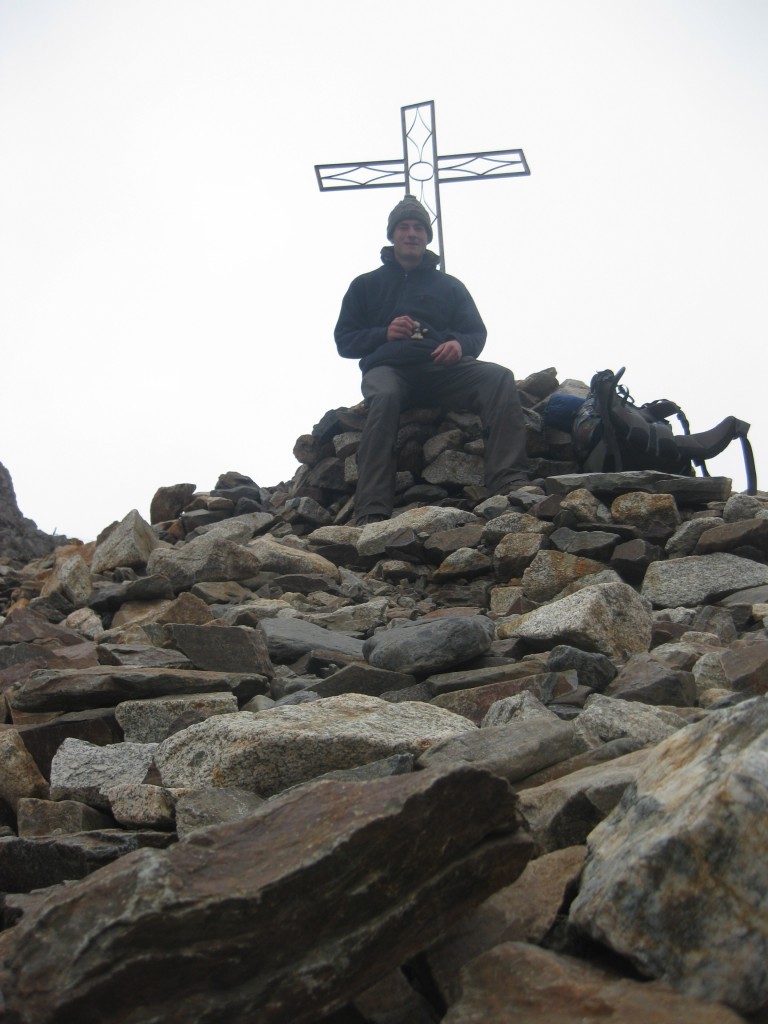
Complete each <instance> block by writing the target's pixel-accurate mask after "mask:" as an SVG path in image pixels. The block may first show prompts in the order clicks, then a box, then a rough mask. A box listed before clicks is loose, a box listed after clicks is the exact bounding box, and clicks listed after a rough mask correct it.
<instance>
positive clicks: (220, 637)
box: [166, 602, 275, 678]
mask: <svg viewBox="0 0 768 1024" xmlns="http://www.w3.org/2000/svg"><path fill="white" fill-rule="evenodd" d="M200 603H201V604H202V603H203V602H200ZM204 607H206V610H207V605H205V606H204ZM166 636H167V638H168V639H167V643H168V645H169V646H173V647H174V648H175V649H176V650H178V651H181V652H182V654H184V655H186V657H187V658H189V660H190V661H191V662H192V664H193V665H194V667H195V668H198V669H208V670H210V671H213V672H245V673H249V674H250V673H254V672H256V673H258V674H259V675H264V676H268V677H270V678H271V677H272V676H273V675H274V674H275V671H274V668H273V667H272V662H271V661H270V658H269V652H268V651H267V643H266V639H265V637H264V634H263V632H262V631H261V630H260V629H253V628H251V627H249V626H215V625H210V626H194V625H182V624H175V623H174V624H171V625H169V626H167V628H166Z"/></svg>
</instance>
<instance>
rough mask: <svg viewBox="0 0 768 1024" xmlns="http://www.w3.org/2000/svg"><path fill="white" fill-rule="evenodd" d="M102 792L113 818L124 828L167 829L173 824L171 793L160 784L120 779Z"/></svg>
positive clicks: (173, 814) (173, 813)
mask: <svg viewBox="0 0 768 1024" xmlns="http://www.w3.org/2000/svg"><path fill="white" fill-rule="evenodd" d="M104 795H105V796H106V798H107V800H108V801H109V806H110V809H111V810H112V814H113V816H114V818H115V820H116V821H117V822H119V823H120V824H121V825H123V826H124V827H125V828H131V829H143V828H149V829H159V830H168V829H172V828H173V827H174V822H175V812H174V800H173V794H172V793H171V792H170V791H169V790H167V789H163V787H162V786H151V785H142V783H140V782H133V783H131V782H121V783H119V784H118V785H115V786H108V787H106V789H105V791H104Z"/></svg>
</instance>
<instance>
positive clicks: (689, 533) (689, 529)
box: [664, 516, 724, 558]
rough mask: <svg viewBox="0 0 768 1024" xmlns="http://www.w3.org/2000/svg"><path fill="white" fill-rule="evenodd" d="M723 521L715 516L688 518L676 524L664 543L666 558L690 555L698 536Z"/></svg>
mask: <svg viewBox="0 0 768 1024" xmlns="http://www.w3.org/2000/svg"><path fill="white" fill-rule="evenodd" d="M723 522H724V520H723V519H720V518H719V517H716V516H713V517H711V518H707V519H688V520H687V521H686V522H684V523H682V524H681V525H680V526H678V528H677V529H676V530H675V532H674V533H673V534H672V536H671V537H670V538H669V540H668V541H667V543H666V544H665V545H664V550H665V551H666V553H667V558H681V557H683V556H685V555H692V554H693V552H694V550H695V548H696V545H697V543H698V541H699V538H700V537H701V536H703V535H704V534H705V533H706V532H707V530H712V529H714V527H716V526H722V524H723Z"/></svg>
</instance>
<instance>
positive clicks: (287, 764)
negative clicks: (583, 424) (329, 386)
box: [0, 370, 768, 1024]
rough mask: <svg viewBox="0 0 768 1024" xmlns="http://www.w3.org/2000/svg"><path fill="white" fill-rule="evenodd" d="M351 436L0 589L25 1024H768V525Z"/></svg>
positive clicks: (707, 484)
mask: <svg viewBox="0 0 768 1024" xmlns="http://www.w3.org/2000/svg"><path fill="white" fill-rule="evenodd" d="M580 388H581V389H584V391H585V390H586V387H585V385H583V384H581V383H580V382H573V381H567V382H564V383H563V384H560V383H559V382H558V380H557V376H556V373H555V371H554V370H545V371H542V372H541V373H540V374H536V375H533V377H531V378H528V380H526V381H524V382H522V384H521V390H522V392H523V400H524V405H525V406H526V408H527V410H528V419H529V451H530V454H531V456H532V458H533V459H535V460H537V462H536V471H537V474H538V476H540V477H541V478H542V480H543V484H542V486H541V487H538V488H530V489H528V490H527V491H520V492H514V493H513V494H511V495H489V494H486V493H484V492H483V489H482V484H481V480H482V445H483V438H482V432H481V431H480V429H479V426H478V423H477V421H476V420H475V419H474V417H472V416H468V415H465V414H454V413H449V414H447V415H443V414H442V413H441V411H439V410H414V411H411V412H410V413H408V414H406V415H405V416H404V417H403V421H402V430H401V434H400V439H399V445H398V448H399V459H400V465H399V470H400V471H399V475H398V507H397V508H396V510H395V514H394V515H393V517H392V518H391V520H389V521H386V522H382V523H376V524H371V525H369V526H366V527H364V528H362V529H361V528H358V527H355V526H352V525H350V521H351V518H352V514H353V493H354V484H355V472H356V463H355V452H356V445H357V443H358V441H359V431H360V427H361V424H362V417H363V416H364V415H365V412H364V410H363V409H360V408H354V409H336V410H333V411H331V412H329V413H328V414H326V416H325V417H323V420H322V421H321V422H320V423H319V424H318V425H317V426H316V427H315V429H314V430H313V432H312V433H311V434H308V435H305V436H303V437H301V438H300V439H299V440H298V442H297V445H296V449H295V453H296V455H297V458H298V459H299V461H300V463H301V467H300V468H299V470H298V472H297V473H296V474H295V476H294V478H293V480H291V481H290V482H288V483H284V484H280V485H278V486H276V487H270V488H265V487H261V486H259V485H258V484H257V483H255V482H254V481H253V480H252V479H250V478H249V477H247V476H245V475H243V474H240V473H235V472H228V473H225V474H223V475H222V476H221V477H220V478H219V480H218V481H217V484H216V487H215V488H214V489H213V490H211V491H209V492H199V491H198V490H197V488H196V486H195V485H193V484H187V483H184V484H177V485H172V486H164V487H161V488H160V489H159V490H158V491H157V493H156V495H155V497H154V499H153V501H152V504H151V508H150V510H149V516H148V517H144V516H142V515H141V514H140V513H139V512H138V511H137V510H133V511H130V512H129V513H128V514H127V515H126V516H125V518H124V519H123V520H122V521H120V522H118V523H114V524H112V525H111V526H110V527H108V528H107V529H106V530H104V531H103V533H102V534H101V535H100V536H99V537H98V538H97V539H96V540H95V541H93V542H90V543H82V542H80V541H70V542H67V543H62V544H60V545H59V546H56V547H53V548H52V549H48V551H47V553H44V554H43V555H42V557H41V556H40V555H39V554H37V553H35V560H33V561H25V560H24V558H23V557H20V556H19V553H18V549H17V548H11V547H9V548H8V550H6V549H5V548H3V549H2V555H0V693H2V697H3V702H2V705H0V709H1V710H2V721H1V722H0V748H2V751H1V756H0V894H2V895H0V913H1V915H2V917H1V920H2V930H0V993H2V999H1V1000H0V1005H1V1006H2V1007H3V1008H4V1012H5V1018H6V1019H7V1020H8V1021H9V1022H11V1024H22V1022H23V1024H54V1022H63V1021H68V1022H69V1021H78V1022H83V1024H88V1022H99V1024H101V1022H108V1021H114V1022H120V1024H147V1022H150V1021H151V1022H182V1021H183V1022H185V1024H187V1022H189V1021H192V1020H194V1021H197V1022H201V1024H208V1022H219V1021H233V1020H238V1021H254V1022H255V1021H258V1022H259V1024H289V1022H290V1024H434V1022H438V1021H444V1022H445V1024H476V1022H480V1021H482V1022H497V1021H498V1022H501V1021H512V1020H514V1021H515V1022H518V1021H519V1022H521V1024H534V1022H544V1021H546V1022H547V1024H559V1022H561V1021H562V1022H565V1021H574V1020H581V1021H605V1020H616V1021H619V1020H620V1021H622V1022H625V1024H634V1022H638V1024H639V1022H643V1024H654V1022H657V1021H658V1022H665V1024H666V1022H669V1021H696V1022H697V1024H710V1022H712V1024H727V1022H734V1021H744V1020H749V1021H755V1022H757V1021H764V1020H766V1019H768V1018H767V1017H766V1016H765V1012H766V1011H765V1007H766V1004H768V976H767V975H766V971H765V967H764V964H765V961H766V955H767V954H768V910H766V906H765V897H764V893H765V891H766V886H767V885H768V879H766V877H765V874H766V869H765V867H764V862H765V858H764V855H763V854H764V849H765V838H766V830H768V824H766V823H767V822H768V813H767V812H768V773H767V772H766V767H765V766H766V763H768V762H767V757H768V698H767V697H766V696H765V695H766V692H767V691H768V496H766V495H765V494H764V493H762V492H761V493H759V494H758V495H756V496H754V497H751V496H747V495H745V494H738V493H732V492H731V482H730V481H729V480H727V479H724V478H707V477H678V476H669V475H666V474H662V473H656V472H636V473H635V472H632V473H615V474H580V473H578V472H577V466H576V465H575V463H574V462H573V458H572V451H571V449H570V439H569V437H568V435H560V434H556V433H554V432H551V431H546V430H544V429H543V427H542V426H541V418H540V403H541V402H542V401H544V400H545V399H546V398H547V396H548V395H549V394H551V393H552V392H553V391H555V390H565V391H566V392H568V393H576V394H578V393H583V392H581V391H579V389H580Z"/></svg>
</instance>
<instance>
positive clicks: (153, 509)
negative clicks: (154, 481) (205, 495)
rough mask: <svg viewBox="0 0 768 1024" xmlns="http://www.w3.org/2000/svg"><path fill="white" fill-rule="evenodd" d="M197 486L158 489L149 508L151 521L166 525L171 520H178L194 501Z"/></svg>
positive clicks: (173, 485)
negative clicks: (193, 496)
mask: <svg viewBox="0 0 768 1024" xmlns="http://www.w3.org/2000/svg"><path fill="white" fill-rule="evenodd" d="M194 493H195V484H171V486H170V487H158V489H157V490H156V491H155V494H154V497H153V498H152V501H151V503H150V506H149V521H150V523H152V524H153V525H154V524H155V523H164V522H167V521H168V520H169V519H177V518H178V516H179V515H180V514H181V512H182V511H183V510H184V508H185V507H186V506H187V505H188V504H189V503H190V501H191V500H192V495H193V494H194Z"/></svg>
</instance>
